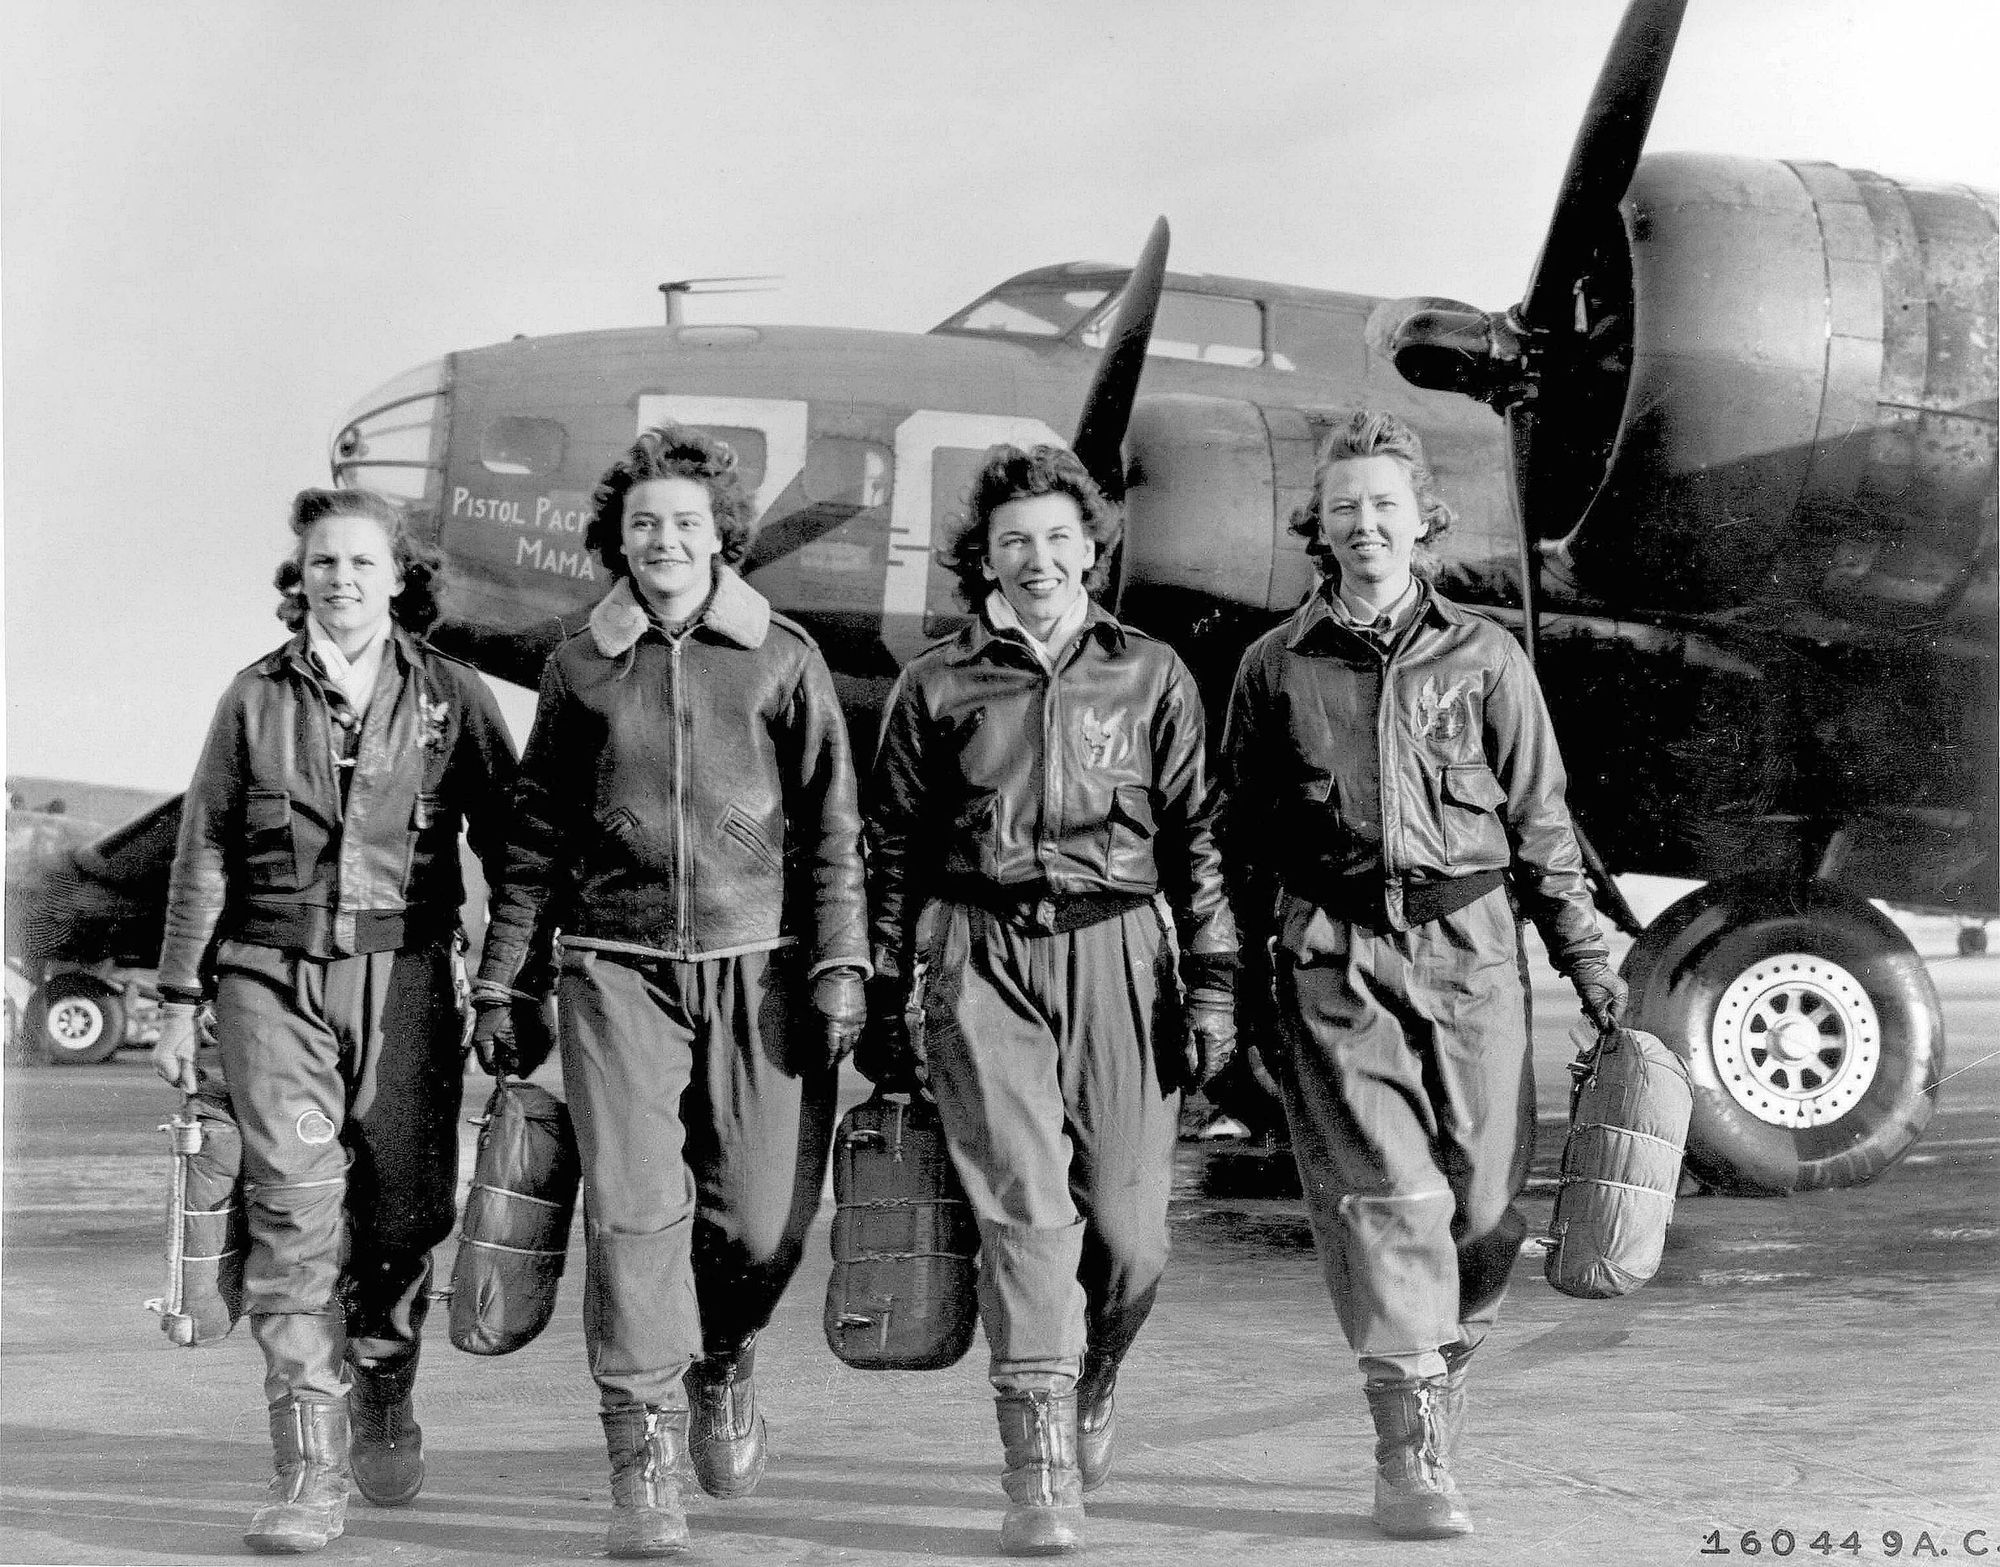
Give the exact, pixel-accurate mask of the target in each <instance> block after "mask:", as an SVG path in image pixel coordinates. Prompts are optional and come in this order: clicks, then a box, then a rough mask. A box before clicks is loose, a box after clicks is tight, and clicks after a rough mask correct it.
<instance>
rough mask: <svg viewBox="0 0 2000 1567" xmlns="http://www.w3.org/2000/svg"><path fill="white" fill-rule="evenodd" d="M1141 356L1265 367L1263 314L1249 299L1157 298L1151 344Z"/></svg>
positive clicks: (1210, 296) (1170, 292) (1173, 294)
mask: <svg viewBox="0 0 2000 1567" xmlns="http://www.w3.org/2000/svg"><path fill="white" fill-rule="evenodd" d="M1146 352H1147V353H1149V354H1158V355H1160V356H1161V357H1163V358H1167V359H1198V360H1200V361H1201V362H1202V363H1203V364H1211V365H1234V366H1236V367H1237V368H1239V369H1244V370H1251V369H1255V368H1256V367H1257V366H1259V365H1261V364H1262V363H1263V362H1264V312H1263V309H1262V307H1261V306H1259V305H1258V303H1257V302H1256V301H1255V300H1254V299H1230V298H1226V297H1224V296H1222V295H1219V294H1180V293H1176V292H1174V291H1173V290H1172V289H1169V290H1167V292H1166V293H1165V294H1163V295H1161V296H1160V312H1159V315H1158V316H1157V317H1156V318H1155V320H1154V322H1153V339H1152V342H1151V343H1149V344H1148V345H1147V348H1146Z"/></svg>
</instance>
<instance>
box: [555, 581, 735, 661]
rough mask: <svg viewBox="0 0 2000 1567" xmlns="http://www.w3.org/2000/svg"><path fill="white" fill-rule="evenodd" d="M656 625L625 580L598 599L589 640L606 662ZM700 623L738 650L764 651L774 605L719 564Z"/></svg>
mask: <svg viewBox="0 0 2000 1567" xmlns="http://www.w3.org/2000/svg"><path fill="white" fill-rule="evenodd" d="M652 624H653V622H652V620H651V619H650V618H649V617H648V616H647V614H646V609H645V606H644V605H642V604H641V603H640V602H639V598H638V595H637V594H636V593H635V592H634V591H633V588H632V579H631V578H630V577H620V578H619V579H618V585H617V586H616V587H614V588H613V589H612V590H611V591H610V592H609V593H607V594H605V595H604V597H603V598H601V599H599V600H598V601H597V606H596V608H594V609H592V610H591V612H590V639H591V640H592V641H593V642H595V643H596V644H597V651H598V652H600V653H602V654H603V655H604V656H605V657H606V658H616V657H618V655H619V654H621V653H623V652H625V651H626V650H628V649H629V648H630V647H632V645H633V644H634V643H636V642H637V641H638V640H639V639H640V638H641V637H643V636H644V635H645V634H646V632H647V630H648V629H649V628H651V626H652ZM695 624H696V626H697V627H698V628H700V629H703V630H707V631H712V632H714V633H715V634H716V635H717V636H719V637H723V638H726V639H727V640H729V641H731V642H734V643H736V644H737V645H738V646H739V647H746V648H760V647H762V646H763V645H764V637H765V635H766V634H767V633H768V632H769V631H770V629H771V604H770V601H769V600H768V599H766V598H765V597H764V595H763V594H761V593H759V592H758V591H757V590H756V589H755V588H753V587H751V586H750V584H749V583H747V582H745V581H744V580H743V579H742V578H741V577H739V576H737V575H736V573H735V572H734V571H732V570H730V569H729V567H727V566H724V565H721V564H718V565H717V566H716V568H715V592H714V593H713V594H711V595H710V596H709V600H708V608H706V609H704V610H703V611H702V612H701V619H700V620H698V621H696V622H695Z"/></svg>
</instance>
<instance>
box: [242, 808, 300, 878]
mask: <svg viewBox="0 0 2000 1567" xmlns="http://www.w3.org/2000/svg"><path fill="white" fill-rule="evenodd" d="M243 841H244V860H243V868H244V870H245V871H246V872H247V873H248V877H249V882H250V891H251V892H253V893H255V892H297V891H298V890H299V888H300V886H301V885H302V883H301V881H300V879H299V878H300V867H299V853H298V838H297V834H295V833H294V832H293V831H292V797H291V795H290V794H289V793H287V792H286V791H285V790H283V789H252V790H251V791H250V792H249V793H248V795H246V796H245V798H244V801H243Z"/></svg>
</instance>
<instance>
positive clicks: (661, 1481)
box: [598, 1404, 688, 1559]
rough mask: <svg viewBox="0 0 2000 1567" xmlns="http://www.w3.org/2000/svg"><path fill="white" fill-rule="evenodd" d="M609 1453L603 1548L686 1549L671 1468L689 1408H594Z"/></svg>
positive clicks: (626, 1553)
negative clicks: (608, 1506) (607, 1524)
mask: <svg viewBox="0 0 2000 1567" xmlns="http://www.w3.org/2000/svg"><path fill="white" fill-rule="evenodd" d="M598 1414H599V1418H601V1419H602V1420H603V1422H604V1445H605V1448H606V1449H607V1450H608V1451H609V1452H610V1454H611V1529H610V1532H609V1533H607V1534H606V1535H605V1537H604V1549H605V1554H606V1555H609V1556H615V1557H621V1558H627V1559H629V1558H632V1557H643V1556H672V1555H674V1554H675V1553H676V1552H678V1551H684V1550H686V1549H687V1543H688V1526H687V1512H686V1510H685V1509H684V1508H683V1507H682V1506H681V1487H680V1480H679V1479H678V1477H677V1476H676V1475H675V1473H674V1469H675V1466H676V1465H677V1464H679V1462H680V1455H681V1449H682V1447H683V1446H684V1445H685V1444H686V1441H687V1414H686V1412H685V1411H684V1410H679V1409H661V1408H658V1407H657V1406H654V1405H650V1404H627V1405H626V1406H625V1407H624V1408H622V1409H605V1410H600V1411H599V1412H598Z"/></svg>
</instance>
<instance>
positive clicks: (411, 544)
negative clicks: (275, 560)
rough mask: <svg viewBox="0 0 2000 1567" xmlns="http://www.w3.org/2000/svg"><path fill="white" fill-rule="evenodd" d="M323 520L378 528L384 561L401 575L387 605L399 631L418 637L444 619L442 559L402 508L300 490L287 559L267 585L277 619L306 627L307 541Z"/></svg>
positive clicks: (342, 493) (386, 501)
mask: <svg viewBox="0 0 2000 1567" xmlns="http://www.w3.org/2000/svg"><path fill="white" fill-rule="evenodd" d="M328 517H367V518H369V519H371V520H372V521H375V522H378V523H380V524H381V525H382V532H383V533H384V534H386V535H387V536H388V539H389V555H390V558H391V559H392V560H394V561H395V563H396V567H397V569H398V570H399V571H401V572H402V574H403V588H402V591H401V592H400V593H398V594H397V595H396V596H395V597H394V598H392V599H391V600H389V614H390V616H391V618H393V619H394V620H395V622H396V623H397V624H398V625H399V626H401V627H403V629H404V630H406V631H408V632H410V633H411V634H413V635H415V636H419V637H420V636H422V635H424V633H425V632H427V631H429V630H430V628H431V627H432V626H434V625H436V624H437V622H438V620H439V618H440V617H441V616H442V615H443V614H444V606H443V605H442V604H441V603H440V602H439V599H440V597H441V596H442V594H443V592H444V557H443V556H442V555H440V554H439V553H438V552H437V551H436V550H435V549H433V548H432V547H431V546H430V545H429V544H426V543H425V542H424V541H423V540H422V539H419V538H418V537H417V536H416V534H414V533H413V532H411V531H410V518H409V514H408V513H406V512H405V511H404V510H403V508H402V507H400V506H398V505H397V504H396V503H395V502H394V501H393V500H391V499H390V498H389V497H388V496H386V495H384V494H382V493H381V492H380V491H377V490H300V491H299V493H298V494H297V495H296V496H294V497H293V499H292V537H293V539H294V540H295V541H296V542H294V543H293V545H292V553H291V554H290V555H288V556H286V557H285V559H284V560H283V561H281V562H279V565H278V571H277V575H276V576H274V577H273V578H272V579H271V580H272V585H273V586H274V587H276V588H277V590H278V618H279V619H280V620H282V621H283V622H284V623H285V625H286V626H287V627H289V628H290V629H291V630H293V631H297V630H298V629H299V628H300V627H301V626H303V625H304V624H305V623H306V616H307V615H308V614H309V613H310V610H309V609H308V608H307V605H306V593H305V559H306V536H307V535H308V534H309V533H311V532H312V530H313V528H314V527H315V526H317V525H318V524H319V523H321V522H324V521H325V520H326V519H327V518H328Z"/></svg>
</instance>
